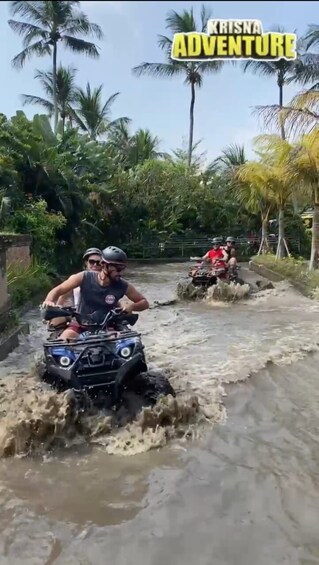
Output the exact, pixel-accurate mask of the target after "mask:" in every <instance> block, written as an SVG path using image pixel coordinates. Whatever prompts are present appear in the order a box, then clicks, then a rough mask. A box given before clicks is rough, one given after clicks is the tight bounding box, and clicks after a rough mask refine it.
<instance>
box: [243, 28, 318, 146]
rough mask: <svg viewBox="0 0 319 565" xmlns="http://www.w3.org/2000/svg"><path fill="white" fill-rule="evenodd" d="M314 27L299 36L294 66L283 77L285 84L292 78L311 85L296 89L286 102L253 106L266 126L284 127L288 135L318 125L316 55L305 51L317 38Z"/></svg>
mask: <svg viewBox="0 0 319 565" xmlns="http://www.w3.org/2000/svg"><path fill="white" fill-rule="evenodd" d="M318 30H319V26H310V29H309V32H308V33H307V34H306V36H305V37H304V38H301V39H300V40H299V42H298V45H299V56H298V58H297V59H296V60H295V61H294V62H291V64H292V63H294V67H292V72H291V73H290V76H289V77H288V78H287V80H286V82H287V84H288V83H291V82H294V83H298V84H301V85H303V86H306V85H307V84H309V83H312V86H311V87H310V88H308V89H304V90H302V91H301V92H299V93H298V94H297V95H296V96H294V97H293V99H292V100H291V101H290V102H289V103H288V104H286V105H283V104H272V105H267V106H257V107H256V108H255V111H254V113H255V115H257V116H259V117H261V118H262V119H263V122H264V125H265V126H266V127H269V126H272V125H274V126H275V127H276V128H280V127H284V128H285V131H286V133H288V135H289V136H290V135H291V136H294V135H296V134H299V133H301V132H303V133H305V132H307V131H311V130H312V129H313V127H316V126H317V125H318V120H319V107H318V103H319V55H318V54H315V53H309V51H308V50H309V49H310V47H312V46H314V45H316V43H318V41H319V36H318Z"/></svg>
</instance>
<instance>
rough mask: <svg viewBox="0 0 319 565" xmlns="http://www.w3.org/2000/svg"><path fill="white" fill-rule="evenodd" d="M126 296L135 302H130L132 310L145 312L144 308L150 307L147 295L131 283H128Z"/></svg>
mask: <svg viewBox="0 0 319 565" xmlns="http://www.w3.org/2000/svg"><path fill="white" fill-rule="evenodd" d="M125 296H127V298H128V299H129V300H131V301H132V302H133V303H134V304H130V305H129V307H128V308H129V310H131V311H132V312H143V310H147V309H148V308H149V307H150V305H149V303H148V301H147V300H146V298H145V296H143V294H141V293H140V292H139V291H138V290H136V288H135V287H134V286H133V285H131V284H129V285H128V287H127V291H126V293H125ZM125 309H126V308H125Z"/></svg>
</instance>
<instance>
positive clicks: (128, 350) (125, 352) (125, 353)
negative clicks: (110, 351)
mask: <svg viewBox="0 0 319 565" xmlns="http://www.w3.org/2000/svg"><path fill="white" fill-rule="evenodd" d="M131 352H132V348H131V347H123V348H122V349H121V350H120V355H121V357H124V359H127V358H128V357H129V356H130V355H131Z"/></svg>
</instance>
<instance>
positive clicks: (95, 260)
mask: <svg viewBox="0 0 319 565" xmlns="http://www.w3.org/2000/svg"><path fill="white" fill-rule="evenodd" d="M89 264H90V265H92V267H93V265H96V266H97V267H100V266H101V261H100V260H99V259H89Z"/></svg>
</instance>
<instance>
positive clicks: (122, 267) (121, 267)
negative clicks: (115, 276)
mask: <svg viewBox="0 0 319 565" xmlns="http://www.w3.org/2000/svg"><path fill="white" fill-rule="evenodd" d="M107 266H108V267H113V269H115V270H116V271H117V272H118V273H121V272H122V271H125V269H126V265H115V264H114V263H107Z"/></svg>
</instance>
